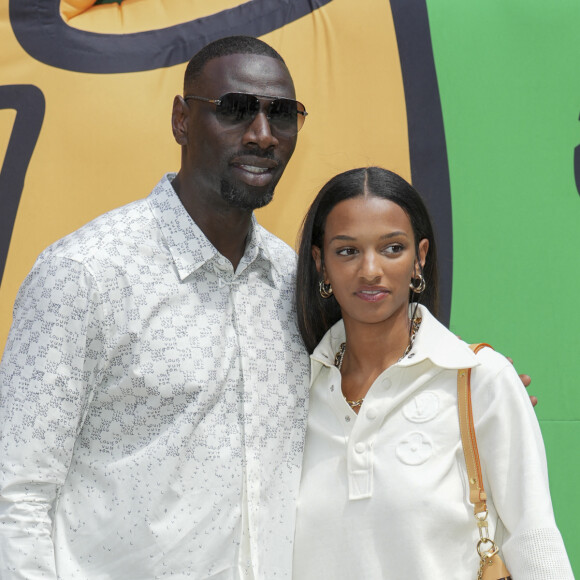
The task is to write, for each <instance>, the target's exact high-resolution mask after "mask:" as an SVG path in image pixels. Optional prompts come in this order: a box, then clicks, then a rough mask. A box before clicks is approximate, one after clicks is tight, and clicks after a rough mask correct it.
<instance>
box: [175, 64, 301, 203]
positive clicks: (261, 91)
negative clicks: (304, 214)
mask: <svg viewBox="0 0 580 580" xmlns="http://www.w3.org/2000/svg"><path fill="white" fill-rule="evenodd" d="M229 92H239V93H250V94H255V95H268V96H272V97H284V98H289V99H293V98H294V96H295V94H294V84H293V82H292V79H291V77H290V75H289V73H288V71H287V69H286V67H285V66H284V64H283V63H281V62H280V61H278V60H276V59H274V58H271V57H267V56H259V55H253V54H235V55H228V56H223V57H220V58H215V59H213V60H210V61H209V62H208V63H207V64H206V65H205V67H204V69H203V71H202V74H201V75H200V77H199V78H198V79H197V80H196V81H195V83H194V84H192V86H190V87H187V90H186V94H187V95H196V96H201V97H206V98H209V99H218V98H220V97H221V96H222V95H224V94H226V93H229ZM263 103H264V106H262V108H261V109H260V112H259V113H258V114H257V115H256V117H255V118H254V119H250V120H248V122H247V123H241V124H235V125H231V124H227V123H224V122H223V121H222V120H221V119H220V118H219V117H218V116H216V106H215V105H214V104H212V103H207V102H203V101H198V100H188V101H187V102H186V103H185V105H184V107H185V109H186V111H185V115H186V116H187V135H186V148H185V154H184V157H183V164H184V165H185V167H184V168H183V169H184V170H185V171H186V172H187V174H188V175H190V176H191V178H192V179H193V180H194V181H195V190H196V194H199V195H205V196H213V198H211V201H213V202H214V203H215V202H217V201H218V200H217V199H215V193H216V192H217V193H218V194H219V196H220V198H221V199H220V202H221V203H223V202H225V204H226V205H227V206H228V207H235V208H240V209H244V210H253V209H255V208H258V207H262V206H264V205H266V204H267V203H269V202H270V201H271V200H272V197H273V195H274V188H275V187H276V184H277V183H278V181H279V179H280V177H281V176H282V173H283V172H284V169H285V168H286V165H287V163H288V161H289V160H290V157H291V156H292V153H293V152H294V148H295V146H296V135H293V136H284V135H280V134H277V132H276V131H275V130H274V131H273V130H272V127H271V126H270V124H269V122H268V119H267V117H266V112H267V102H266V101H263ZM207 201H210V197H208V199H207Z"/></svg>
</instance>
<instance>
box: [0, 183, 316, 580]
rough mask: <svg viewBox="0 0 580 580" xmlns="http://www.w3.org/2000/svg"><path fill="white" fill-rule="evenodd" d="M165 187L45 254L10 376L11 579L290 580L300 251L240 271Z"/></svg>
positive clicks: (248, 262)
mask: <svg viewBox="0 0 580 580" xmlns="http://www.w3.org/2000/svg"><path fill="white" fill-rule="evenodd" d="M172 178H173V175H168V176H165V177H164V178H163V179H162V180H161V181H160V182H159V184H158V185H157V186H156V187H155V189H154V190H153V192H152V193H151V195H150V196H149V197H148V198H146V199H143V200H140V201H137V202H135V203H132V204H130V205H128V206H125V207H123V208H120V209H117V210H114V211H112V212H110V213H108V214H105V215H104V216H101V217H99V218H97V219H96V220H95V221H93V222H91V223H90V224H88V225H86V226H85V227H83V228H81V229H80V230H78V231H77V232H74V233H73V234H71V235H70V236H68V237H66V238H64V239H63V240H61V241H59V242H57V243H56V244H54V245H53V246H51V247H50V248H49V249H47V250H46V251H45V252H44V253H43V254H42V255H41V256H40V257H39V259H38V261H37V263H36V264H35V266H34V268H33V270H32V272H31V273H30V275H29V276H28V278H27V279H26V281H25V282H24V284H23V286H22V288H21V290H20V293H19V295H18V299H17V301H16V304H15V309H14V324H13V327H12V330H11V332H10V337H9V339H8V343H7V345H6V349H5V352H4V356H3V360H2V364H1V366H0V578H1V579H2V580H16V579H26V580H35V579H37V578H44V579H55V578H57V577H58V578H59V579H60V580H113V579H123V580H149V579H154V578H172V579H179V580H181V579H185V578H188V579H196V580H201V579H209V578H211V579H213V580H218V579H219V580H232V579H237V578H255V579H256V580H257V579H264V580H270V579H273V578H289V577H290V575H291V570H290V568H291V563H292V556H291V554H292V540H293V530H294V513H295V500H296V496H297V493H298V485H299V480H300V465H301V460H302V448H303V442H304V432H305V429H306V397H307V390H308V363H309V361H308V355H307V354H306V352H305V351H304V349H303V347H302V343H301V340H300V337H299V334H298V330H297V326H296V322H295V318H296V317H295V312H294V306H293V296H294V265H295V254H294V252H293V251H292V250H291V248H289V247H288V246H287V245H286V244H284V243H283V242H282V241H281V240H278V239H277V238H275V237H274V236H273V235H271V234H270V233H268V232H267V231H266V230H264V229H263V228H261V227H260V226H259V225H258V224H257V223H256V221H255V220H254V221H253V223H252V230H251V233H250V235H249V240H248V243H247V245H246V250H245V253H244V256H243V258H242V260H241V261H240V264H239V265H238V268H237V269H236V271H234V270H233V268H232V265H231V263H230V262H229V261H228V260H226V259H225V258H224V256H222V255H221V254H220V253H219V252H218V251H217V250H216V249H215V247H214V246H212V244H211V243H210V242H209V241H208V240H207V238H206V237H205V236H204V235H203V233H202V232H201V230H200V229H199V228H198V227H197V225H196V224H195V223H194V222H193V220H192V219H191V218H190V216H189V215H188V213H187V212H186V211H185V209H184V207H183V205H182V204H181V202H180V201H179V199H178V197H177V195H176V194H175V191H174V190H173V188H172V186H171V183H170V180H171V179H172Z"/></svg>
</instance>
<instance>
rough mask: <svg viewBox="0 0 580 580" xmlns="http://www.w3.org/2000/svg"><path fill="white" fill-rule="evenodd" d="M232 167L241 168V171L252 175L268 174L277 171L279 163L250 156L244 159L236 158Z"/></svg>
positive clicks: (232, 162)
mask: <svg viewBox="0 0 580 580" xmlns="http://www.w3.org/2000/svg"><path fill="white" fill-rule="evenodd" d="M231 165H233V166H234V167H240V168H241V169H244V170H245V171H250V172H251V173H266V172H268V171H271V170H273V169H276V167H278V165H279V163H278V161H276V160H275V159H269V158H266V157H255V156H253V155H251V156H250V155H248V156H244V157H234V159H232V161H231Z"/></svg>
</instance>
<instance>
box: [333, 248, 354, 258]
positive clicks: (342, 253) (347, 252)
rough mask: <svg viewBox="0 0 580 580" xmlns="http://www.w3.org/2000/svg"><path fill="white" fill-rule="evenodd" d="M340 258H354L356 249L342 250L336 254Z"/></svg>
mask: <svg viewBox="0 0 580 580" xmlns="http://www.w3.org/2000/svg"><path fill="white" fill-rule="evenodd" d="M336 253H337V254H338V255H339V256H352V255H354V254H356V249H355V248H341V249H340V250H337V252H336Z"/></svg>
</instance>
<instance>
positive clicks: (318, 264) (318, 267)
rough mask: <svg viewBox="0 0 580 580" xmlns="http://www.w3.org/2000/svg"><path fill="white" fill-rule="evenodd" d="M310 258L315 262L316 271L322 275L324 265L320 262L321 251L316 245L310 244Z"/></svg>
mask: <svg viewBox="0 0 580 580" xmlns="http://www.w3.org/2000/svg"><path fill="white" fill-rule="evenodd" d="M312 259H313V260H314V263H315V264H316V271H317V272H318V273H319V274H320V275H321V276H324V266H323V264H322V252H321V251H320V248H319V247H318V246H312Z"/></svg>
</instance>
